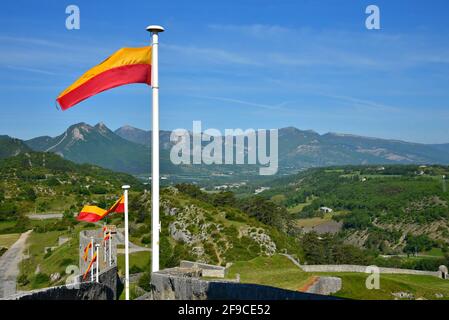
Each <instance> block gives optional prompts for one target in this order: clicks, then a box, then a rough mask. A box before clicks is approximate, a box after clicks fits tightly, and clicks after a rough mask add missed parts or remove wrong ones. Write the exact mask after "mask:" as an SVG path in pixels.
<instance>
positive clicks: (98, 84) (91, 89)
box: [56, 46, 151, 110]
mask: <svg viewBox="0 0 449 320" xmlns="http://www.w3.org/2000/svg"><path fill="white" fill-rule="evenodd" d="M130 83H146V84H148V85H151V46H147V47H141V48H122V49H120V50H118V51H117V52H115V53H114V54H113V55H112V56H110V57H109V58H107V59H106V60H104V61H103V62H102V63H100V64H99V65H97V66H95V67H93V68H92V69H90V70H89V71H87V72H86V73H85V74H83V75H82V76H81V77H80V78H79V79H78V80H76V81H75V82H74V83H73V84H72V85H70V86H69V87H68V88H67V89H65V90H64V91H63V92H62V93H61V94H60V95H59V96H58V98H57V99H56V101H58V103H59V105H60V106H61V109H62V110H67V109H68V108H70V107H73V106H74V105H76V104H77V103H79V102H81V101H83V100H85V99H87V98H89V97H91V96H93V95H96V94H98V93H100V92H103V91H105V90H109V89H112V88H115V87H119V86H122V85H125V84H130Z"/></svg>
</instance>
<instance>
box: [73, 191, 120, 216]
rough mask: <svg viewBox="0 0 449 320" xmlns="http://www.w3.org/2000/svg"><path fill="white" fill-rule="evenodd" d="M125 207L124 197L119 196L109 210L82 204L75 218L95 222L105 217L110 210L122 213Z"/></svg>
mask: <svg viewBox="0 0 449 320" xmlns="http://www.w3.org/2000/svg"><path fill="white" fill-rule="evenodd" d="M124 207H125V199H124V198H123V196H121V197H120V198H119V199H118V200H117V201H116V202H115V203H114V204H113V205H112V207H110V208H109V210H105V209H102V208H99V207H97V206H84V207H83V209H82V210H81V212H80V213H79V214H78V217H77V218H76V219H77V220H78V221H86V222H97V221H100V220H101V219H103V218H104V217H106V216H107V215H108V214H110V213H111V212H115V213H123V212H124Z"/></svg>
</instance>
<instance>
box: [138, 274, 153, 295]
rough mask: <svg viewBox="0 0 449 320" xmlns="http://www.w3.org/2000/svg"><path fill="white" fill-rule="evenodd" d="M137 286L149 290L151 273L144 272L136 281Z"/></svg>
mask: <svg viewBox="0 0 449 320" xmlns="http://www.w3.org/2000/svg"><path fill="white" fill-rule="evenodd" d="M137 284H138V286H139V287H141V288H142V289H143V290H145V291H150V290H151V273H150V272H145V273H144V274H143V275H142V276H141V277H140V278H139V281H138V282H137Z"/></svg>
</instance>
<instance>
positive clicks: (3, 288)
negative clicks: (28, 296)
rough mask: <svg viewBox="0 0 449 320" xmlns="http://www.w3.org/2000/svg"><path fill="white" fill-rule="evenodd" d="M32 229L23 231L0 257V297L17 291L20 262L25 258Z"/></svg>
mask: <svg viewBox="0 0 449 320" xmlns="http://www.w3.org/2000/svg"><path fill="white" fill-rule="evenodd" d="M31 232H32V230H30V231H27V232H25V233H22V235H21V236H20V238H19V240H17V241H16V242H15V243H14V244H13V245H12V246H11V247H10V248H9V249H8V251H6V252H5V253H4V254H3V255H2V256H1V257H0V299H1V298H5V297H8V296H10V295H13V294H15V293H16V279H17V276H18V275H19V263H20V261H22V258H23V251H24V250H25V246H26V241H27V239H28V236H29V235H30V233H31Z"/></svg>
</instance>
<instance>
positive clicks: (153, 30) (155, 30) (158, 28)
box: [147, 25, 165, 33]
mask: <svg viewBox="0 0 449 320" xmlns="http://www.w3.org/2000/svg"><path fill="white" fill-rule="evenodd" d="M147 31H148V32H151V33H158V32H164V31H165V29H164V28H163V27H161V26H157V25H151V26H148V27H147Z"/></svg>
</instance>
